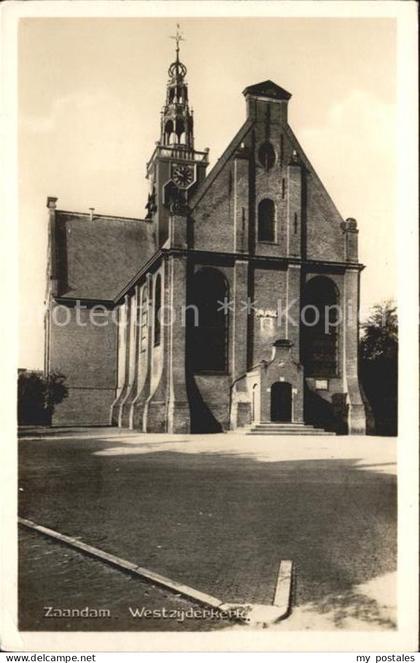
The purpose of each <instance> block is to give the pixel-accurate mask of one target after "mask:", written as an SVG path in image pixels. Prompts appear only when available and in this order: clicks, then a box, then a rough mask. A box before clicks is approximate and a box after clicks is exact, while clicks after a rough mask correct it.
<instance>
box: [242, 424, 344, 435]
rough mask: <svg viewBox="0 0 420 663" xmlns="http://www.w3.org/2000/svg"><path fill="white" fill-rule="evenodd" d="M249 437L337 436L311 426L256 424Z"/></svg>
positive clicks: (248, 432) (250, 430) (248, 433)
mask: <svg viewBox="0 0 420 663" xmlns="http://www.w3.org/2000/svg"><path fill="white" fill-rule="evenodd" d="M246 434H247V435H335V433H332V432H330V431H326V430H324V429H322V428H315V426H312V425H310V424H294V423H284V424H282V423H274V422H273V423H270V422H266V423H260V424H254V425H253V426H251V428H250V429H249V430H248V431H247V433H246Z"/></svg>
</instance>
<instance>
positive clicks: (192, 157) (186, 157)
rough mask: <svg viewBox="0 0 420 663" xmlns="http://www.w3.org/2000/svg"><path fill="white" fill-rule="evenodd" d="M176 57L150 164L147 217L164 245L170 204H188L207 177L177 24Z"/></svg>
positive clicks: (204, 153)
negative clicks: (196, 141) (196, 137)
mask: <svg viewBox="0 0 420 663" xmlns="http://www.w3.org/2000/svg"><path fill="white" fill-rule="evenodd" d="M171 39H175V42H176V58H175V61H174V62H172V64H171V65H170V67H169V69H168V75H169V79H168V83H167V86H166V102H165V105H164V107H163V109H162V112H161V121H160V139H159V140H158V141H157V142H156V147H155V150H154V152H153V155H152V157H151V159H150V161H149V162H148V164H147V179H148V180H149V182H150V193H149V197H148V201H147V205H146V209H147V217H146V218H148V219H150V220H151V221H153V222H154V224H155V232H156V241H157V243H158V246H162V244H164V243H165V241H166V239H167V237H168V224H169V214H170V207H171V205H172V204H173V203H175V202H179V203H184V204H187V203H188V200H189V199H190V198H191V196H192V194H193V193H194V192H195V190H196V189H197V186H198V185H199V184H200V183H201V182H202V181H203V180H204V178H205V175H206V168H207V166H208V153H209V150H208V149H206V150H205V151H204V152H199V151H197V150H195V149H194V119H193V111H192V109H190V106H189V99H188V84H187V82H186V80H185V79H186V75H187V68H186V66H185V65H184V64H183V63H182V62H181V61H180V59H179V44H180V42H181V41H184V38H183V36H182V34H181V33H180V31H179V25H177V31H176V35H174V36H173V37H171Z"/></svg>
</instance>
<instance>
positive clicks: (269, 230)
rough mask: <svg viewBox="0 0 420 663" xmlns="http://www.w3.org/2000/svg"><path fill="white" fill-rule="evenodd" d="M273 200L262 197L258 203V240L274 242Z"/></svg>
mask: <svg viewBox="0 0 420 663" xmlns="http://www.w3.org/2000/svg"><path fill="white" fill-rule="evenodd" d="M274 221H275V208H274V202H273V201H272V200H271V199H270V198H264V200H261V202H260V203H259V205H258V240H259V241H260V242H274V235H275V233H274Z"/></svg>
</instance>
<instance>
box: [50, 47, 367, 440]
mask: <svg viewBox="0 0 420 663" xmlns="http://www.w3.org/2000/svg"><path fill="white" fill-rule="evenodd" d="M182 67H183V65H181V64H180V63H179V61H178V60H177V61H176V62H175V63H174V64H173V65H171V68H170V76H171V77H172V78H171V79H170V83H169V84H168V93H167V104H166V106H165V108H164V112H163V115H162V134H161V140H160V142H159V143H157V146H156V148H155V151H154V153H153V155H152V158H151V159H150V161H149V163H148V177H149V180H150V184H151V189H150V190H151V193H150V196H149V202H148V216H147V218H146V219H145V220H144V221H141V220H137V221H136V222H134V221H133V223H137V224H140V225H139V226H138V227H139V228H140V233H141V234H142V237H143V240H142V241H141V243H140V244H139V246H138V251H137V258H136V257H135V255H134V258H133V269H132V273H131V275H130V278H129V279H126V283H125V284H122V287H119V288H117V287H116V288H115V293H112V294H109V295H107V297H98V296H97V297H96V298H95V302H102V301H104V302H105V303H106V306H107V307H108V310H109V311H110V312H113V313H114V316H113V317H114V320H116V321H117V324H112V325H110V326H107V327H101V328H99V329H97V328H96V327H95V328H94V327H93V326H89V325H87V326H83V327H78V326H77V325H75V322H74V320H73V317H71V322H70V324H69V325H67V326H64V327H60V326H57V325H56V324H53V323H52V322H51V319H52V315H53V311H54V307H55V306H57V305H58V302H60V305H61V306H63V305H64V306H67V307H68V310H69V311H70V312H73V311H74V309H73V308H72V306H73V304H72V302H71V297H68V298H67V299H66V301H63V297H61V298H58V297H57V292H58V290H59V276H57V274H59V272H60V269H59V268H60V265H57V257H56V255H57V249H56V244H57V239H56V238H57V234H58V235H59V234H60V233H59V222H57V218H59V216H60V213H58V212H57V213H56V212H55V201H56V199H49V201H50V202H49V208H50V228H51V230H50V245H51V248H50V279H51V283H52V284H53V283H54V284H55V285H52V286H51V288H50V292H49V302H50V305H49V314H48V320H49V322H48V325H47V329H48V330H49V331H48V333H47V335H46V357H48V361H47V363H48V367H47V368H48V370H50V371H51V370H60V371H61V372H63V373H64V374H65V375H66V376H67V380H68V384H69V387H70V396H69V398H68V399H67V400H66V401H64V402H63V403H62V404H61V405H60V406H59V407H58V408H57V411H56V413H55V415H54V422H53V423H54V424H64V423H68V424H69V425H70V424H91V425H96V424H101V425H103V424H105V423H111V424H113V425H117V426H122V427H129V428H134V429H137V430H141V431H145V432H171V433H188V432H214V431H227V430H232V429H237V428H243V427H247V426H250V425H251V424H252V423H255V422H265V421H269V420H270V418H271V417H272V416H273V411H275V407H274V409H273V398H274V394H275V393H277V391H276V389H277V387H275V388H274V387H273V385H277V383H279V384H281V383H287V384H288V385H290V394H291V396H290V398H291V403H290V407H291V420H292V422H296V423H302V422H310V423H317V424H318V425H320V426H322V427H325V428H329V429H331V430H336V431H337V432H348V433H364V432H365V418H366V417H365V405H364V403H363V401H362V397H361V394H360V389H359V382H358V328H357V311H358V306H359V280H360V271H361V269H362V266H361V265H360V264H359V263H358V255H357V239H358V235H357V224H356V222H355V221H354V219H348V220H347V221H344V219H343V218H342V217H341V216H340V215H339V213H338V211H337V209H336V207H335V206H334V204H333V202H332V200H331V198H330V197H329V195H328V193H327V192H326V190H325V189H324V187H323V185H322V183H321V182H320V180H319V178H318V176H317V175H316V173H315V171H314V169H313V167H312V165H311V164H310V162H309V160H308V158H307V157H306V155H305V154H304V152H303V150H302V148H301V147H300V145H299V143H298V141H297V139H296V137H295V136H294V134H293V132H292V130H291V128H290V127H289V125H288V122H287V108H288V103H289V98H290V94H289V93H287V92H286V91H285V90H282V88H279V87H278V86H277V85H275V84H274V83H272V82H271V81H265V82H264V83H261V84H258V85H255V86H251V87H249V88H247V89H246V90H245V91H244V94H245V100H246V107H247V118H246V121H245V123H244V125H243V126H242V127H241V128H240V129H239V131H238V133H237V134H236V136H235V137H234V139H233V140H232V142H231V143H230V145H229V146H228V148H227V149H226V151H225V153H224V154H223V155H222V157H221V158H220V159H219V160H218V162H217V164H216V165H215V166H214V168H213V169H212V171H211V172H210V173H209V174H208V175H207V177H206V176H205V171H206V167H207V161H208V158H207V157H208V150H206V151H204V152H198V151H196V150H195V149H194V145H193V133H192V116H191V114H190V112H189V108H188V101H187V99H188V95H187V92H186V83H185V80H184V76H185V71H184V70H183V69H182ZM184 69H185V68H184ZM174 95H175V101H176V103H175V101H174ZM177 127H178V129H176V128H177ZM185 127H187V128H188V130H187V131H185ZM175 129H176V130H177V131H178V133H177V134H176V133H175ZM171 130H173V131H172V133H171ZM183 141H184V142H183ZM175 183H176V186H175ZM51 201H52V202H51ZM105 221H106V219H104V222H105ZM85 223H87V224H88V223H89V221H88V220H86V221H85ZM126 226H127V224H125V225H124V232H126ZM57 229H58V230H57ZM117 232H118V228H117V230H116V233H117ZM128 236H129V235H128ZM120 240H121V236H120ZM128 242H129V243H130V250H132V249H133V246H132V240H130V239H128ZM81 250H82V249H81ZM54 261H56V262H55V263H54ZM53 265H55V267H54V269H53ZM203 274H204V275H205V277H206V278H207V281H206V282H208V283H211V282H212V279H213V280H214V283H215V284H216V283H219V286H218V287H219V290H218V291H217V292H221V291H220V287H223V288H224V294H225V297H226V300H225V304H226V310H225V312H226V316H227V317H226V319H225V320H222V319H221V316H220V313H217V311H216V308H215V302H213V304H212V301H213V300H212V293H211V291H210V290H209V291H208V292H207V293H206V297H207V300H206V297H205V298H204V300H203V301H204V303H203V301H202V302H201V304H200V305H201V306H202V307H204V308H202V309H200V311H201V310H202V311H203V316H204V317H205V316H210V317H209V319H208V320H207V318H206V320H207V321H206V322H203V321H202V322H201V323H200V322H199V323H198V329H195V326H196V325H195V324H194V323H195V318H194V315H195V314H196V310H198V308H199V305H198V303H197V301H196V300H195V299H194V297H197V293H196V290H195V289H194V283H198V281H197V280H196V279H198V278H200V275H203ZM54 279H55V280H54ZM57 279H58V281H57ZM326 279H328V282H327V281H326ZM99 282H100V279H99ZM159 284H160V285H159ZM220 284H223V285H222V286H220ZM308 284H309V286H308ZM323 284H324V286H325V285H326V284H327V285H328V284H329V285H328V288H325V291H326V290H328V289H330V290H331V292H332V293H334V297H335V300H334V302H335V304H336V306H337V308H338V309H339V310H340V316H339V319H338V321H337V325H336V326H335V327H334V335H333V337H331V338H330V339H328V338H327V339H326V338H325V335H324V336H322V332H319V330H318V331H317V330H315V331H314V341H313V343H314V351H313V352H314V355H313V356H314V362H315V363H314V366H316V367H318V368H315V369H313V370H312V373H311V374H309V372H308V369H307V367H305V365H304V361H303V353H304V351H305V348H302V343H303V342H304V341H305V342H308V343H309V341H307V340H305V339H308V338H310V337H309V336H308V335H307V334H302V321H301V312H302V307H303V302H304V301H306V300H305V296H306V295H305V293H308V292H309V291H310V290H311V291H312V290H314V292H316V288H317V287H318V288H319V292H320V295H319V296H320V297H321V298H322V296H323V294H322V292H323ZM54 288H55V292H54ZM308 288H309V289H308ZM215 292H216V290H215ZM219 296H220V295H219ZM222 304H223V302H221V301H220V300H219V301H218V307H219V308H220V306H222ZM91 305H92V303H91ZM212 306H213V309H211V307H212ZM189 309H190V310H189ZM210 309H211V310H212V311H213V312H212V313H211V315H213V319H212V318H211V315H210V313H209V311H210ZM71 315H72V316H73V313H71ZM200 315H201V313H200ZM191 316H192V317H191ZM203 319H204V318H203ZM191 320H193V322H191ZM317 329H318V328H317ZM200 334H207V335H208V336H207V337H203V338H207V339H208V340H209V343H208V346H207V347H208V353H209V357H210V355H211V357H213V355H212V353H215V354H214V357H215V363H214V368H213V369H212V366H211V365H209V361H210V360H209V357H206V356H203V357H202V359H203V361H202V363H201V365H200V356H199V357H198V364H197V358H195V359H193V357H196V355H195V354H194V348H193V345H192V344H193V343H195V342H197V338H199V335H200ZM316 334H318V336H316ZM331 339H332V340H331ZM311 342H312V341H311ZM317 344H318V345H317ZM213 346H214V347H213ZM200 347H201V346H200ZM203 347H206V346H203ZM320 348H321V349H320ZM323 348H324V349H323ZM325 348H330V349H329V352H330V356H328V357H327V355H326V354H325V353H326V352H327V350H325ZM206 352H207V350H205V351H204V352H202V355H206ZM217 353H219V355H218V358H217V357H216V354H217ZM220 353H223V357H222V356H221V354H220ZM317 353H318V354H317ZM322 353H324V354H325V357H327V359H328V361H326V363H324V366H325V367H327V368H328V370H327V368H325V369H323V364H322V360H323V357H324V355H323V354H322ZM305 356H306V355H305ZM211 357H210V359H211ZM194 362H196V363H195V364H194ZM316 362H318V363H316ZM210 364H211V361H210ZM317 371H318V373H317ZM82 390H84V392H83V393H82Z"/></svg>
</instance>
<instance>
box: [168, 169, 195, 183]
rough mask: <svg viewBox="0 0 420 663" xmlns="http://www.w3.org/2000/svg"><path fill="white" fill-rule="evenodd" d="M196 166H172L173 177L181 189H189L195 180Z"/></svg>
mask: <svg viewBox="0 0 420 663" xmlns="http://www.w3.org/2000/svg"><path fill="white" fill-rule="evenodd" d="M194 175H195V173H194V166H190V165H188V164H175V165H174V166H173V167H172V179H173V181H174V182H175V184H176V185H177V187H179V188H180V189H188V187H189V186H191V184H193V182H194V179H195V177H194Z"/></svg>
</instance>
